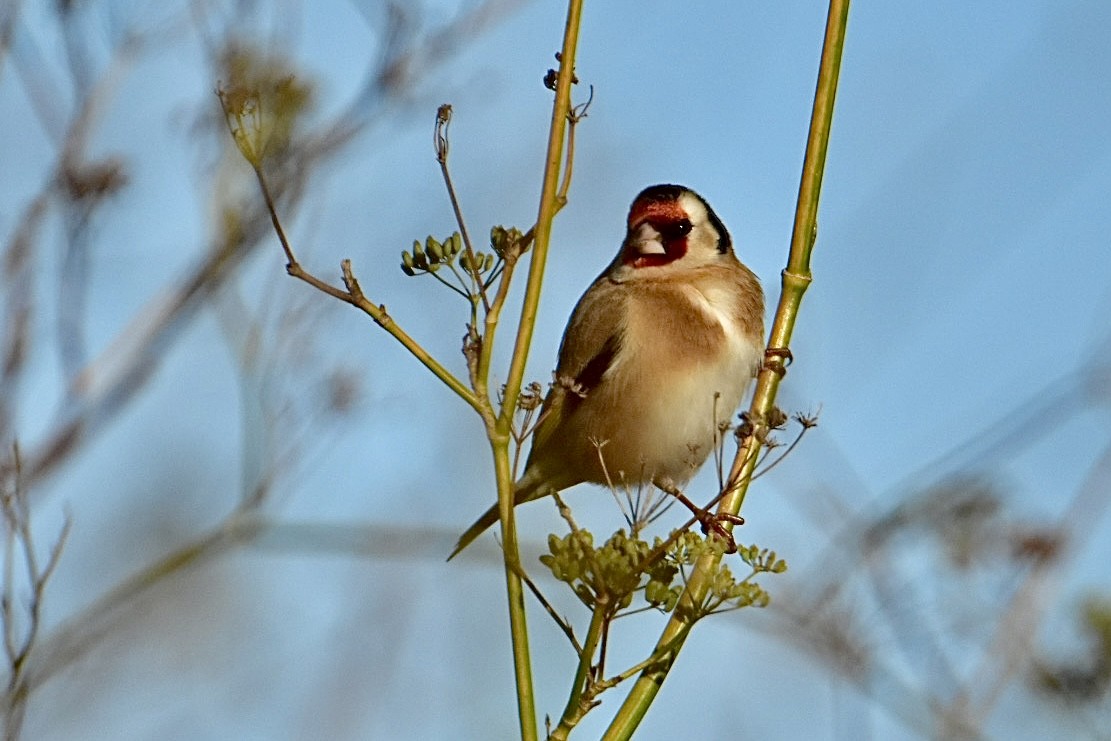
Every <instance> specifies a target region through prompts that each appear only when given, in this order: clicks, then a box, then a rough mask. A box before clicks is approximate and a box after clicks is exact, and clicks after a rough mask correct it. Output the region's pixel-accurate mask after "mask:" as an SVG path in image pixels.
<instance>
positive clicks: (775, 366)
mask: <svg viewBox="0 0 1111 741" xmlns="http://www.w3.org/2000/svg"><path fill="white" fill-rule="evenodd" d="M794 360H795V356H794V354H792V353H791V350H790V348H787V347H769V348H768V349H766V350H765V351H764V369H765V370H770V371H771V372H772V373H774V374H776V375H777V376H779V377H780V378H782V377H783V376H785V375H787V366H789V365H790V364H791V363H793V362H794Z"/></svg>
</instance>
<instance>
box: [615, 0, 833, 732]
mask: <svg viewBox="0 0 1111 741" xmlns="http://www.w3.org/2000/svg"><path fill="white" fill-rule="evenodd" d="M848 14H849V0H830V4H829V15H828V17H827V19H826V32H825V41H824V43H823V47H822V59H821V64H820V66H819V69H818V84H817V89H816V91H815V94H814V108H813V111H812V113H811V118H810V133H809V136H808V138H807V142H806V158H805V160H804V161H803V166H802V179H801V182H800V184H799V199H798V205H797V207H796V209H795V224H794V232H793V234H792V237H791V252H790V255H789V256H788V259H787V268H786V269H785V270H784V271H783V288H782V292H781V294H780V299H779V305H778V307H777V308H776V313H775V320H774V322H773V324H772V330H771V334H770V335H769V338H768V347H769V348H770V349H776V350H779V351H781V352H780V353H779V355H778V356H773V355H771V354H769V360H768V362H767V363H766V364H765V367H764V369H763V370H762V371H761V372H760V375H759V377H758V378H757V382H756V390H755V392H754V394H753V399H752V406H751V408H750V412H749V413H750V417H751V419H752V420H753V422H754V424H755V427H756V428H757V429H756V433H755V434H752V435H749V436H748V437H747V438H746V439H745V440H744V441H743V443H742V444H741V445H740V447H739V449H738V450H737V455H736V457H735V458H734V461H733V466H732V469H731V471H730V476H729V482H730V483H729V484H728V486H729V490H728V491H727V492H726V495H725V496H724V497H723V498H722V500H721V504H720V505H719V508H718V511H719V512H722V513H729V514H732V515H736V514H737V513H738V512H739V511H740V508H741V504H742V503H743V502H744V497H745V493H746V492H747V490H748V482H749V481H750V480H751V478H752V472H753V470H754V469H755V467H756V461H757V459H758V457H759V456H758V453H759V449H760V446H761V443H760V438H761V436H762V433H763V432H766V429H767V428H766V426H764V420H766V419H767V416H768V413H769V412H770V411H771V410H772V408H773V406H774V404H775V396H776V392H777V391H778V389H779V382H780V380H781V378H782V376H783V373H784V370H785V367H784V362H783V353H782V351H784V350H786V349H787V347H788V346H789V345H790V341H791V335H792V333H793V331H794V326H795V320H796V318H797V316H798V310H799V306H800V304H801V302H802V297H803V294H804V293H805V292H806V288H807V286H809V285H810V280H811V278H810V254H811V251H812V250H813V247H814V239H815V235H816V233H817V214H818V198H819V195H820V194H821V186H822V173H823V171H824V170H825V158H826V151H827V149H828V146H829V131H830V124H831V122H832V120H833V103H834V100H835V98H836V95H837V79H838V74H839V72H840V68H841V51H842V49H843V47H844V42H845V29H846V26H847V23H848ZM761 426H764V429H763V430H761V429H760V427H761ZM720 559H721V557H720V556H715V555H712V554H707V555H705V556H703V557H702V558H701V559H699V561H698V563H697V564H696V566H695V569H694V571H693V573H692V574H691V577H690V579H689V580H688V582H687V586H686V589H685V590H684V592H683V595H682V597H681V598H680V604H679V606H678V607H677V608H676V610H675V611H674V613H672V617H671V620H670V621H668V624H667V626H666V627H665V628H664V631H663V634H662V635H661V636H660V639H659V641H658V642H657V643H656V646H657V650H658V649H659V648H660V647H663V646H669V645H674V650H672V651H670V652H668V653H667V654H666V656H665V657H664V658H663V659H662V660H661V661H660V662H659V663H657V664H653V665H652V666H650V667H649V668H647V669H646V670H645V671H644V672H642V673H641V675H640V677H639V678H638V679H637V682H636V684H635V685H634V686H633V689H632V690H630V692H629V695H628V696H627V697H626V698H625V702H624V703H623V704H622V706H621V708H620V709H619V710H618V712H617V715H616V717H615V718H614V719H613V722H612V723H611V724H610V727H609V728H608V729H607V730H606V733H605V735H604V736H603V739H605V740H606V741H617V740H618V739H628V738H630V737H631V736H632V734H633V732H634V731H635V730H636V729H637V727H638V726H639V725H640V722H641V720H643V718H644V715H645V713H647V712H648V708H649V706H650V705H651V704H652V701H653V700H654V699H655V697H656V694H657V693H658V692H659V690H660V687H661V686H662V685H663V682H664V679H666V678H667V673H668V672H669V671H670V669H671V667H672V666H673V665H674V663H675V658H676V656H677V655H678V651H679V649H680V648H681V647H682V642H683V641H684V640H685V638H686V634H687V633H688V632H689V630H690V627H691V626H690V623H689V621H688V620H686V619H684V617H683V616H684V615H689V614H691V612H692V611H691V610H689V609H684V605H685V606H687V607H690V606H691V605H696V604H700V603H701V602H702V601H703V599H705V596H706V593H707V590H708V589H709V582H710V579H711V578H712V575H713V574H714V573H715V571H716V570H717V568H718V563H719V561H720Z"/></svg>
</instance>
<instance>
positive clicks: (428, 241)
mask: <svg viewBox="0 0 1111 741" xmlns="http://www.w3.org/2000/svg"><path fill="white" fill-rule="evenodd" d="M433 247H435V248H436V249H440V250H442V249H443V246H442V245H441V244H440V243H439V242H437V241H436V238H435V237H433V236H432V235H431V234H429V235H428V237H426V238H425V240H424V249H425V251H427V252H428V253H429V254H432V248H433Z"/></svg>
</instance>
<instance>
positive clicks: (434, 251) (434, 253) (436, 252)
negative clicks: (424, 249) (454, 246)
mask: <svg viewBox="0 0 1111 741" xmlns="http://www.w3.org/2000/svg"><path fill="white" fill-rule="evenodd" d="M429 239H430V240H431V241H429V243H428V257H429V259H430V260H431V261H432V264H433V265H435V264H436V263H440V262H443V260H444V247H443V245H442V244H440V243H439V242H437V241H435V240H432V238H431V237H429Z"/></svg>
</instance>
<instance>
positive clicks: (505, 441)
mask: <svg viewBox="0 0 1111 741" xmlns="http://www.w3.org/2000/svg"><path fill="white" fill-rule="evenodd" d="M581 18H582V0H569V1H568V5H567V22H566V24H565V26H564V31H563V48H562V51H561V54H560V63H559V80H558V84H557V85H556V95H555V102H554V103H553V104H552V118H551V128H550V130H549V133H548V153H547V157H546V158H545V164H544V179H543V186H542V187H541V191H540V209H539V214H538V216H537V219H536V227H535V233H534V239H533V249H532V261H531V263H530V265H529V275H528V283H527V284H526V287H525V299H524V305H523V306H522V308H521V321H520V324H519V325H518V327H517V341H516V343H515V345H514V347H513V357H512V359H511V360H510V366H509V374H508V378H507V379H506V383H505V393H504V396H503V401H502V406H501V410H500V413H499V414H498V417H497V419H496V420H493V424H492V425H490V423H489V421H488V423H487V424H488V427H487V435H488V436H489V438H490V445H491V448H492V450H493V455H494V469H495V475H496V478H497V484H498V516H499V520H500V522H501V535H502V552H503V557H504V561H505V584H506V599H507V601H508V603H509V628H510V633H511V639H512V645H513V665H514V675H515V678H516V682H517V714H518V719H519V722H520V728H521V739H522V740H523V741H536V739H537V737H538V736H537V725H536V701H535V696H534V693H533V686H532V664H531V661H530V658H529V645H528V626H527V622H526V619H525V600H524V595H525V589H524V584H523V582H522V580H521V576H520V571H521V568H520V552H519V549H518V546H517V525H516V520H515V517H514V515H513V504H514V502H513V477H512V470H511V466H510V455H509V442H510V440H511V439H512V431H513V415H514V414H515V412H516V410H517V397H518V396H519V395H520V393H521V383H522V381H523V379H524V373H525V361H526V360H527V358H528V352H529V347H530V345H531V342H532V333H533V329H534V325H535V324H536V311H537V307H538V305H539V303H540V288H541V285H542V283H543V279H544V265H545V262H546V261H547V255H548V244H549V242H550V240H551V234H552V220H553V218H554V217H555V214H556V211H558V210H559V203H558V192H557V189H558V184H559V174H560V163H561V161H562V157H563V143H564V139H565V136H566V131H567V126H568V114H569V112H570V110H571V81H572V80H573V79H574V68H575V49H576V47H577V45H578V39H579V22H580V20H581ZM503 281H504V278H503ZM495 301H497V298H495ZM499 309H500V307H499ZM490 339H492V337H491V338H490ZM487 352H489V350H487ZM487 362H488V361H487ZM479 365H480V367H482V369H483V370H485V368H488V364H487V363H483V362H482V359H481V356H480V363H479ZM480 413H481V412H480Z"/></svg>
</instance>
